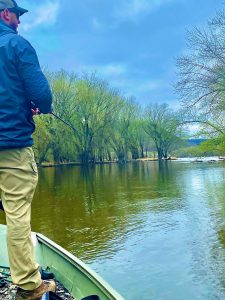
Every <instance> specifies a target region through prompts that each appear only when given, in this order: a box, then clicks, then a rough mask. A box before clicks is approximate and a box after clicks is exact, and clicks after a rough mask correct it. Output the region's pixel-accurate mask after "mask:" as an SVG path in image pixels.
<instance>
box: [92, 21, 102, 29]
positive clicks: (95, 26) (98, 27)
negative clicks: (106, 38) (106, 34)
mask: <svg viewBox="0 0 225 300" xmlns="http://www.w3.org/2000/svg"><path fill="white" fill-rule="evenodd" d="M92 27H93V28H94V29H96V30H99V29H101V28H102V24H101V23H100V21H99V20H98V19H97V18H93V19H92Z"/></svg>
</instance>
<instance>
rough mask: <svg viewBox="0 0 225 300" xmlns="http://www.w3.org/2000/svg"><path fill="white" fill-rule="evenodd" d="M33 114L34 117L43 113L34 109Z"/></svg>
mask: <svg viewBox="0 0 225 300" xmlns="http://www.w3.org/2000/svg"><path fill="white" fill-rule="evenodd" d="M31 112H32V115H33V116H36V115H40V113H41V112H40V110H39V108H32V109H31Z"/></svg>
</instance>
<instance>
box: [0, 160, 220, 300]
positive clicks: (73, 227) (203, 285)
mask: <svg viewBox="0 0 225 300" xmlns="http://www.w3.org/2000/svg"><path fill="white" fill-rule="evenodd" d="M32 218H33V219H32V225H33V230H35V231H38V232H41V233H43V234H45V235H46V236H48V237H49V238H51V239H52V240H54V241H55V242H57V243H58V244H60V245H62V246H63V247H64V248H66V249H67V250H69V251H71V252H72V253H73V254H75V255H76V256H78V257H79V258H81V259H82V260H84V261H85V262H86V263H88V264H89V265H90V266H91V267H92V268H93V269H95V270H96V271H97V272H98V273H100V274H101V275H102V276H103V277H104V278H105V279H106V280H107V281H109V282H110V283H111V285H112V286H113V287H114V288H115V289H117V290H118V291H119V292H120V293H121V294H122V295H123V296H124V297H125V299H127V300H151V299H154V300H190V299H192V300H195V299H200V300H208V299H210V300H216V299H225V165H224V164H223V163H211V164H210V163H199V164H196V163H182V162H169V163H168V164H164V165H162V166H159V165H158V163H157V162H145V163H143V162H139V163H130V164H127V165H125V166H120V165H116V164H113V165H103V166H95V167H93V168H89V169H84V168H80V167H77V166H74V167H60V168H55V169H54V168H46V169H41V170H40V180H39V185H38V188H37V191H36V196H35V199H34V202H33V216H32ZM0 221H3V219H2V214H1V216H0Z"/></svg>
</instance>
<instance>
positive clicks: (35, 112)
mask: <svg viewBox="0 0 225 300" xmlns="http://www.w3.org/2000/svg"><path fill="white" fill-rule="evenodd" d="M31 105H32V112H33V114H34V115H35V114H37V115H39V114H41V111H40V110H39V109H38V108H36V106H35V104H34V103H33V102H31ZM50 114H51V115H52V116H54V117H55V118H56V119H58V120H60V121H61V122H62V123H64V124H65V125H67V126H68V127H69V128H70V129H72V130H73V131H75V132H76V133H77V130H76V128H74V127H73V126H72V125H70V124H69V123H68V122H67V121H65V120H63V119H62V118H61V117H59V116H58V115H56V114H55V113H54V112H50Z"/></svg>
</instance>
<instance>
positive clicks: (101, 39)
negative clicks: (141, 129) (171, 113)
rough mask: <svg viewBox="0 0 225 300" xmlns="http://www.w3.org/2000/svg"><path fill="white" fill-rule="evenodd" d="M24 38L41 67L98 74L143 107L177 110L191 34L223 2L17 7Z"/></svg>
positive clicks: (47, 0) (56, 1) (32, 0)
mask: <svg viewBox="0 0 225 300" xmlns="http://www.w3.org/2000/svg"><path fill="white" fill-rule="evenodd" d="M18 4H19V5H20V6H22V7H25V8H27V9H29V13H28V14H26V15H24V16H22V17H21V24H20V29H19V33H20V34H21V35H22V36H24V37H25V38H27V39H28V40H29V41H30V42H31V44H32V45H33V46H34V47H35V49H36V51H37V53H38V56H39V60H40V63H41V65H42V66H44V67H47V68H48V69H50V70H60V69H66V70H68V71H74V72H76V73H78V74H81V73H82V72H96V73H97V75H98V76H99V77H101V78H103V79H106V80H107V81H108V82H109V84H110V85H111V86H112V87H114V88H117V89H119V90H120V91H121V93H122V95H124V96H128V97H129V96H133V97H134V98H136V100H137V101H138V102H139V103H140V104H143V105H145V104H148V103H155V102H159V103H169V104H170V105H171V106H173V107H177V105H178V99H177V98H178V97H177V96H176V95H175V94H174V90H173V87H172V84H173V82H174V81H175V80H176V66H175V64H176V58H177V57H179V56H180V55H182V54H183V53H185V51H186V45H185V31H186V29H190V28H191V27H193V26H204V25H206V23H207V20H208V19H209V18H210V17H213V16H214V15H215V12H216V11H217V10H218V9H221V8H222V7H223V0H39V1H37V0H18Z"/></svg>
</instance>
